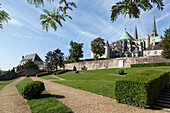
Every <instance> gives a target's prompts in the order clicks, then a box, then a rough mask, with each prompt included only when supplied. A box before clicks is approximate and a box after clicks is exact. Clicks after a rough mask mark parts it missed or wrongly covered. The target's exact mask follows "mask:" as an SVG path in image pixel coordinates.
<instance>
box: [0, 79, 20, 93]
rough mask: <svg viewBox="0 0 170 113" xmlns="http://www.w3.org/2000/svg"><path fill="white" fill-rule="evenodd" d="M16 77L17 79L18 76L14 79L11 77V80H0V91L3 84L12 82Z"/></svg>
mask: <svg viewBox="0 0 170 113" xmlns="http://www.w3.org/2000/svg"><path fill="white" fill-rule="evenodd" d="M16 79H18V78H15V79H12V80H5V81H0V91H1V89H2V88H3V87H4V86H5V85H7V84H9V83H11V82H13V81H14V80H16Z"/></svg>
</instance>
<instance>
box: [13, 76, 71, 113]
mask: <svg viewBox="0 0 170 113" xmlns="http://www.w3.org/2000/svg"><path fill="white" fill-rule="evenodd" d="M31 81H32V79H31V78H25V79H24V80H23V81H21V82H20V83H18V84H17V85H16V87H17V89H18V91H21V89H22V87H23V86H24V85H25V84H27V83H29V82H31ZM27 103H28V104H29V105H30V109H31V111H32V113H71V112H72V111H71V110H70V109H69V108H68V107H66V106H65V105H64V104H62V103H61V102H60V101H58V100H57V98H55V97H54V96H53V95H51V94H49V93H48V92H47V91H43V92H42V96H41V97H40V98H37V99H32V100H28V101H27Z"/></svg>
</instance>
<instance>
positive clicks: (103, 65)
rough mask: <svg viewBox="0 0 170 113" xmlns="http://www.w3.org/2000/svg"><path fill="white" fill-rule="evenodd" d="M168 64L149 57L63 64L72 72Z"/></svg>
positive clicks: (161, 59) (169, 60) (164, 60)
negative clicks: (147, 64)
mask: <svg viewBox="0 0 170 113" xmlns="http://www.w3.org/2000/svg"><path fill="white" fill-rule="evenodd" d="M161 62H170V59H165V58H162V57H161V56H149V57H121V58H115V59H109V60H97V61H86V62H79V63H70V64H65V69H69V70H72V69H73V66H76V68H77V70H94V69H107V68H128V67H130V65H131V64H140V63H161Z"/></svg>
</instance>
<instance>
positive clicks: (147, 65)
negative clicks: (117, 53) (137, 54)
mask: <svg viewBox="0 0 170 113" xmlns="http://www.w3.org/2000/svg"><path fill="white" fill-rule="evenodd" d="M156 66H170V62H165V63H144V64H131V68H135V67H156Z"/></svg>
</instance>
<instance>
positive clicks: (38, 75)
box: [36, 72, 50, 77]
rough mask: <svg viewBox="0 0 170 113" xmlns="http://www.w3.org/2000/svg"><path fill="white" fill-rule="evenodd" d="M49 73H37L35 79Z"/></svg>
mask: <svg viewBox="0 0 170 113" xmlns="http://www.w3.org/2000/svg"><path fill="white" fill-rule="evenodd" d="M49 74H50V73H49V72H43V73H38V74H36V77H41V76H45V75H49Z"/></svg>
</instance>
